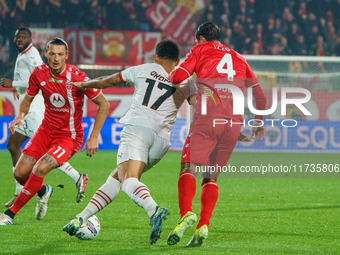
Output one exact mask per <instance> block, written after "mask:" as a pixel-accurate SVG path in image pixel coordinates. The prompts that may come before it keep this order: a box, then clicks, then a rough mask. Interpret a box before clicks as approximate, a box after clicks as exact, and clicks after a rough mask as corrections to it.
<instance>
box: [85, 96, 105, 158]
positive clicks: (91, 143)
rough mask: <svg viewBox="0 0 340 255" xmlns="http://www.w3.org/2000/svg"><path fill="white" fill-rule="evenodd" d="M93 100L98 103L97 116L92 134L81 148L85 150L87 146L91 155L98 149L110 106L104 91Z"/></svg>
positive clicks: (87, 152)
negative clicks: (101, 131)
mask: <svg viewBox="0 0 340 255" xmlns="http://www.w3.org/2000/svg"><path fill="white" fill-rule="evenodd" d="M92 102H94V103H95V104H97V105H98V110H97V113H96V118H95V121H94V126H93V129H92V132H91V135H90V137H89V139H88V140H87V141H86V142H85V144H84V147H83V149H82V150H81V151H84V150H85V148H86V147H87V151H86V155H87V156H90V157H91V156H92V155H93V154H94V153H96V152H97V151H98V137H99V133H100V130H101V128H102V127H103V125H104V122H105V119H106V117H107V114H108V112H109V106H110V105H109V102H108V101H107V100H106V98H105V96H104V95H103V94H102V93H100V94H99V95H98V96H97V97H96V98H95V99H93V100H92Z"/></svg>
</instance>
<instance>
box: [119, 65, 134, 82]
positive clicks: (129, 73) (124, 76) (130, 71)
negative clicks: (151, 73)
mask: <svg viewBox="0 0 340 255" xmlns="http://www.w3.org/2000/svg"><path fill="white" fill-rule="evenodd" d="M136 73H137V66H133V67H129V68H127V69H125V70H123V71H121V72H120V73H119V76H120V79H121V80H122V81H123V82H125V83H135V78H136Z"/></svg>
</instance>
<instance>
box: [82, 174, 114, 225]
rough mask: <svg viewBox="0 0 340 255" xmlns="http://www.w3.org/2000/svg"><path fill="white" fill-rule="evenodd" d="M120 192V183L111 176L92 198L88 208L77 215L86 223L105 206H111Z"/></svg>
mask: <svg viewBox="0 0 340 255" xmlns="http://www.w3.org/2000/svg"><path fill="white" fill-rule="evenodd" d="M119 190H120V182H119V181H118V180H116V179H115V178H113V177H111V176H109V177H108V178H107V180H106V182H105V183H104V184H103V186H101V187H100V188H99V189H98V190H97V191H96V193H95V194H94V195H93V197H92V198H91V200H90V202H89V203H88V204H87V206H86V208H85V209H84V210H83V211H82V212H81V213H79V214H78V215H77V217H82V218H83V220H84V222H85V221H86V220H87V219H88V218H90V217H91V216H92V215H94V214H96V213H97V212H99V211H100V210H102V209H104V207H105V206H107V205H108V204H110V203H111V202H112V201H113V200H114V199H115V198H116V196H117V195H118V193H119Z"/></svg>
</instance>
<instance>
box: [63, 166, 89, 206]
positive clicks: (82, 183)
mask: <svg viewBox="0 0 340 255" xmlns="http://www.w3.org/2000/svg"><path fill="white" fill-rule="evenodd" d="M58 169H59V170H60V171H61V172H63V173H64V174H66V175H68V176H69V177H70V178H71V179H72V180H73V181H74V183H75V184H76V188H77V196H76V202H77V203H80V202H81V201H82V200H83V197H84V194H85V187H86V184H87V180H88V175H87V174H84V173H79V172H78V171H77V170H76V169H74V168H73V166H71V165H70V163H68V162H65V163H64V164H63V165H62V166H59V167H58Z"/></svg>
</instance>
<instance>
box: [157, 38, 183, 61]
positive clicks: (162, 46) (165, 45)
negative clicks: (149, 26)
mask: <svg viewBox="0 0 340 255" xmlns="http://www.w3.org/2000/svg"><path fill="white" fill-rule="evenodd" d="M156 55H157V56H158V57H160V58H164V59H169V60H172V61H177V60H178V59H179V47H178V45H177V44H176V43H175V42H173V41H171V40H164V41H161V42H159V43H158V44H157V46H156Z"/></svg>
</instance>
